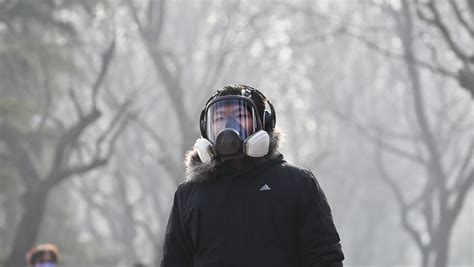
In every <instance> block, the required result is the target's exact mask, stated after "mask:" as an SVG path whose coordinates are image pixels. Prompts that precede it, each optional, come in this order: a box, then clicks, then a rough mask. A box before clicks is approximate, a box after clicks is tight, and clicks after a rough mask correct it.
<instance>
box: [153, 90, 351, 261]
mask: <svg viewBox="0 0 474 267" xmlns="http://www.w3.org/2000/svg"><path fill="white" fill-rule="evenodd" d="M275 123H276V113H275V110H274V107H273V105H272V103H270V101H269V100H268V99H267V98H266V97H265V96H264V95H263V94H262V93H261V92H260V91H258V90H256V89H254V88H252V87H250V86H245V85H230V86H226V87H224V88H222V89H220V90H218V91H217V92H216V93H215V94H214V95H213V96H212V97H211V98H210V99H209V100H208V101H207V103H206V105H205V107H204V109H203V111H202V112H201V116H200V130H201V135H202V137H201V138H199V139H198V140H197V141H196V143H195V145H194V149H193V150H191V151H190V152H188V154H187V157H186V181H185V182H183V183H181V184H180V185H179V187H178V189H177V190H176V193H175V196H174V202H173V207H172V209H171V214H170V217H169V220H168V226H167V228H166V235H165V243H164V247H163V260H162V262H161V266H162V267H192V266H202V267H204V266H206V267H211V266H228V267H242V266H246V267H323V266H324V267H329V266H330V267H340V266H342V261H343V260H344V255H343V253H342V249H341V244H340V239H339V234H338V233H337V231H336V227H335V225H334V223H333V219H332V215H331V210H330V208H329V205H328V202H327V200H326V197H325V195H324V193H323V190H322V189H321V187H320V186H319V184H318V182H317V180H316V178H315V177H314V175H313V174H312V173H311V171H309V170H306V169H303V168H300V167H297V166H295V165H292V164H289V163H287V162H286V161H285V160H284V159H283V156H282V155H281V154H280V153H279V151H278V145H279V141H280V133H279V131H278V129H277V128H275Z"/></svg>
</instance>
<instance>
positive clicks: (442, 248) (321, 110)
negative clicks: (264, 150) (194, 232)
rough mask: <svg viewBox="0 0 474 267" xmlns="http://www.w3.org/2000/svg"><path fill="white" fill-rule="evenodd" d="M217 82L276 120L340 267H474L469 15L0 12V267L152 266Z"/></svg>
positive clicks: (450, 8) (146, 4) (315, 5)
mask: <svg viewBox="0 0 474 267" xmlns="http://www.w3.org/2000/svg"><path fill="white" fill-rule="evenodd" d="M232 83H237V84H247V85H250V86H253V87H255V88H258V89H260V90H261V91H262V92H263V93H264V94H265V95H266V96H267V97H268V98H269V99H270V101H272V102H273V104H274V105H275V108H276V113H277V126H278V127H280V128H282V129H283V131H284V133H285V135H286V142H285V144H284V146H283V148H282V152H283V154H284V155H285V157H286V159H287V160H288V161H290V162H292V163H295V164H298V165H301V166H304V167H306V168H309V169H310V170H312V171H313V172H314V173H315V175H316V176H317V178H318V180H319V182H320V184H321V185H322V187H323V189H324V190H325V192H326V195H327V197H328V200H329V203H330V205H331V208H332V210H333V216H334V220H335V223H336V226H337V228H338V230H339V232H340V235H341V239H342V245H343V250H344V252H345V255H346V261H345V266H421V267H425V266H436V267H442V266H474V194H473V182H474V174H473V172H474V160H473V149H474V105H473V104H474V102H473V93H474V1H473V0H446V1H435V0H423V1H422V0H420V1H412V0H359V1H350V0H331V1H330V0H298V1H283V0H281V1H275V0H272V1H270V0H262V1H256V0H227V1H223V0H221V1H219V0H196V1H185V0H140V1H139V0H116V1H112V0H87V1H81V0H38V1H35V0H0V266H5V267H19V266H25V262H24V261H25V253H26V251H28V249H29V248H31V247H32V246H34V245H35V244H38V243H42V242H53V243H56V244H57V245H58V246H59V249H60V251H61V266H70V267H76V266H97V267H99V266H104V267H106V266H124V267H125V266H133V264H135V263H138V262H142V263H146V264H148V266H159V261H160V259H161V253H162V251H161V249H162V243H163V237H164V230H165V227H166V222H167V217H168V214H169V210H170V205H171V201H172V199H173V194H174V190H175V189H176V187H177V185H178V184H179V183H180V182H182V181H183V179H184V165H183V158H184V153H185V151H186V150H188V149H190V148H191V147H192V145H193V144H194V141H195V140H196V138H197V137H198V136H199V130H198V119H199V112H200V111H201V109H202V108H203V105H204V103H205V101H206V100H207V99H208V97H209V96H210V94H211V93H212V92H213V91H215V90H216V89H219V88H221V87H223V86H225V85H227V84H232Z"/></svg>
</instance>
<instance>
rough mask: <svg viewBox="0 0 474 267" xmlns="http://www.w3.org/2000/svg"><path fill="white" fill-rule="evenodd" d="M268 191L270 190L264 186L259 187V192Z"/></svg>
mask: <svg viewBox="0 0 474 267" xmlns="http://www.w3.org/2000/svg"><path fill="white" fill-rule="evenodd" d="M268 190H271V188H270V187H269V186H268V185H267V184H265V185H264V186H262V187H260V191H268Z"/></svg>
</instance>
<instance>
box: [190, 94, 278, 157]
mask: <svg viewBox="0 0 474 267" xmlns="http://www.w3.org/2000/svg"><path fill="white" fill-rule="evenodd" d="M274 127H275V112H274V110H273V106H272V104H271V103H270V102H269V101H268V100H267V99H266V97H265V96H264V95H263V94H262V93H261V92H259V91H258V90H256V89H254V88H252V87H250V86H246V85H229V86H226V87H224V88H222V89H219V90H217V91H216V92H215V93H214V95H212V96H211V98H210V99H209V100H208V101H207V103H206V105H205V107H204V109H203V110H202V112H201V118H200V129H201V134H202V137H203V140H198V142H197V148H198V149H197V150H198V153H199V152H202V153H199V155H200V158H201V160H202V161H203V162H206V161H209V160H210V158H211V157H214V156H217V157H219V158H221V159H223V160H226V159H233V158H239V157H242V156H244V155H247V156H250V157H262V156H264V155H266V153H267V152H268V144H269V133H271V132H272V131H273V129H274ZM199 142H200V143H199ZM195 147H196V146H195ZM199 148H201V149H199ZM206 150H209V151H210V152H209V153H207V152H206ZM203 153H207V154H208V155H207V156H206V155H203Z"/></svg>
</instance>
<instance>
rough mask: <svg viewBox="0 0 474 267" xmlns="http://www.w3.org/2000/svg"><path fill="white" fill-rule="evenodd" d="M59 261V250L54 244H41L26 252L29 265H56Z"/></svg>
mask: <svg viewBox="0 0 474 267" xmlns="http://www.w3.org/2000/svg"><path fill="white" fill-rule="evenodd" d="M58 261H59V250H58V247H57V246H56V245H54V244H41V245H38V246H35V247H33V248H31V249H30V250H29V251H28V253H26V263H27V264H28V266H29V267H56V266H57V264H58Z"/></svg>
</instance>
